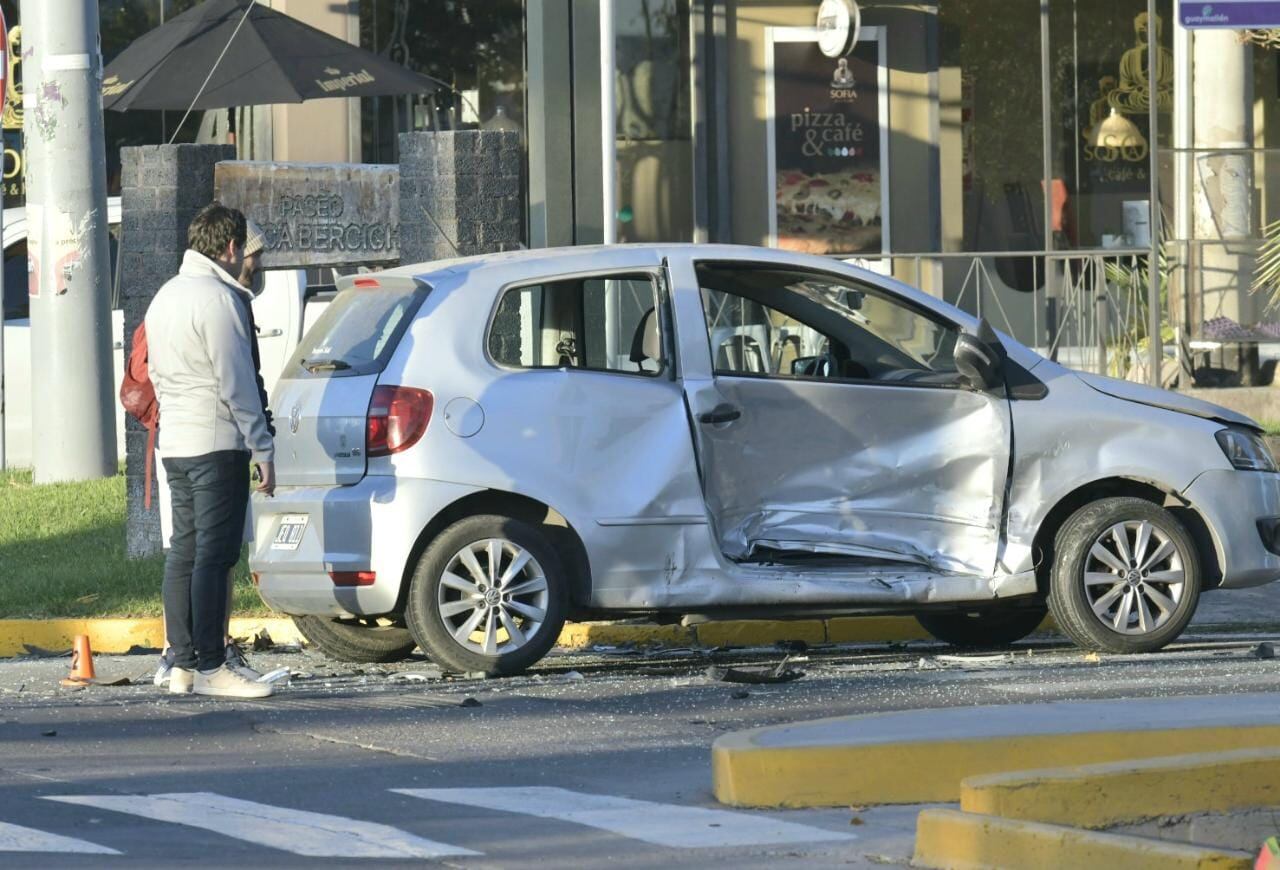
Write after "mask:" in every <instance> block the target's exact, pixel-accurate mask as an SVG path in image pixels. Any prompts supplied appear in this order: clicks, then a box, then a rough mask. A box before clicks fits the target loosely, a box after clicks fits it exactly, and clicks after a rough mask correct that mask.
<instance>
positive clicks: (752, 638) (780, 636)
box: [696, 619, 827, 646]
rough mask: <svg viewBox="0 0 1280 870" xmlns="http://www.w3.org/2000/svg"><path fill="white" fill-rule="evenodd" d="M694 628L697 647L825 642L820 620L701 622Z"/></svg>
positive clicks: (825, 631) (824, 631)
mask: <svg viewBox="0 0 1280 870" xmlns="http://www.w3.org/2000/svg"><path fill="white" fill-rule="evenodd" d="M696 628H697V633H698V643H699V644H700V645H701V646H762V645H765V644H772V643H777V642H778V641H780V640H802V641H804V642H806V643H825V642H826V639H827V629H826V626H825V625H823V623H822V620H821V619H796V620H792V621H786V620H783V621H776V622H775V621H769V620H754V619H753V620H734V621H729V622H704V623H702V624H701V625H699V626H697V627H696Z"/></svg>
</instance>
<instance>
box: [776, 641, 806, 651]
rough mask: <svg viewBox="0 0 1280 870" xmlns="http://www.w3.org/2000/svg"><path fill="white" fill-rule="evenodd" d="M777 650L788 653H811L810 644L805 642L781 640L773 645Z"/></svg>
mask: <svg viewBox="0 0 1280 870" xmlns="http://www.w3.org/2000/svg"><path fill="white" fill-rule="evenodd" d="M773 645H774V646H775V647H776V648H777V649H780V650H782V651H783V652H788V653H802V652H808V651H809V642H808V641H804V640H779V641H775V642H774V644H773Z"/></svg>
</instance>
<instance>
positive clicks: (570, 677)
mask: <svg viewBox="0 0 1280 870" xmlns="http://www.w3.org/2000/svg"><path fill="white" fill-rule="evenodd" d="M563 676H564V679H565V682H568V683H580V682H582V681H583V680H585V679H586V677H584V676H583V675H582V672H581V671H569V672H567V673H565V674H564V675H563Z"/></svg>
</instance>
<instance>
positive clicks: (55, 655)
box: [22, 643, 71, 659]
mask: <svg viewBox="0 0 1280 870" xmlns="http://www.w3.org/2000/svg"><path fill="white" fill-rule="evenodd" d="M22 648H23V649H25V650H26V651H27V655H29V656H31V657H33V658H37V659H61V658H66V657H67V656H69V655H71V648H70V647H67V648H66V649H61V650H54V649H45V648H44V647H42V646H36V645H35V644H33V643H24V644H23V645H22Z"/></svg>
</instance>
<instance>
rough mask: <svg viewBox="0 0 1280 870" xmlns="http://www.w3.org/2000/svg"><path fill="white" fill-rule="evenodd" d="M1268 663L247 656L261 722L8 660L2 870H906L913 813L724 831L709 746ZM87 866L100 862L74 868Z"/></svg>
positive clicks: (1208, 677)
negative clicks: (406, 868)
mask: <svg viewBox="0 0 1280 870" xmlns="http://www.w3.org/2000/svg"><path fill="white" fill-rule="evenodd" d="M1267 640H1270V641H1272V642H1275V643H1276V645H1277V646H1280V635H1277V634H1268V633H1267V631H1266V630H1265V629H1264V628H1261V627H1258V628H1256V629H1253V630H1251V631H1249V632H1246V633H1244V634H1215V635H1199V636H1197V635H1191V636H1188V637H1187V638H1186V639H1185V642H1183V643H1180V644H1179V645H1177V646H1176V647H1173V648H1171V649H1170V650H1167V651H1165V652H1163V653H1160V654H1156V655H1150V656H1133V657H1110V656H1101V657H1098V656H1086V655H1084V654H1082V653H1080V652H1079V651H1078V650H1075V649H1073V648H1070V647H1067V646H1066V645H1064V644H1061V643H1057V642H1049V641H1045V642H1032V643H1029V644H1024V645H1020V646H1019V647H1018V648H1017V649H1016V650H1014V651H1013V652H1012V653H1009V654H999V653H990V654H982V655H968V656H956V655H952V653H953V651H951V650H948V649H947V648H945V647H941V646H938V645H933V644H926V643H912V644H908V645H905V646H891V645H886V644H879V645H875V646H868V647H860V648H859V647H832V648H814V649H810V650H807V651H805V652H802V653H799V654H793V656H792V658H791V660H790V661H789V666H792V667H797V668H800V669H802V670H804V671H805V676H804V677H802V678H801V679H798V680H796V681H794V682H790V683H786V684H781V685H766V686H743V685H737V684H729V683H724V682H720V681H717V680H715V679H712V678H711V677H709V676H708V675H707V673H706V670H707V668H708V666H709V665H711V664H713V663H714V664H718V665H733V666H734V667H739V668H742V667H750V666H764V665H777V664H778V663H779V662H781V661H782V659H783V657H784V653H783V652H782V651H779V650H775V649H758V650H745V651H734V652H705V651H688V650H685V651H680V650H662V651H658V652H657V653H656V654H642V653H636V652H632V651H627V650H614V651H597V652H594V653H576V654H557V655H553V656H552V657H550V658H548V659H547V660H545V661H544V663H543V665H542V666H541V667H540V668H539V669H538V670H537V672H535V673H533V674H530V675H528V676H525V677H520V678H514V679H507V680H466V679H460V680H444V679H440V678H438V677H437V676H436V675H435V674H434V673H433V670H432V668H431V667H430V665H429V663H427V662H426V661H424V660H416V661H410V662H405V663H402V664H398V665H394V666H349V665H339V664H335V663H331V662H329V661H328V660H326V659H324V658H323V657H322V656H319V655H315V654H311V653H298V652H281V651H265V652H259V653H256V654H254V655H253V656H252V658H253V660H254V662H255V664H257V665H258V666H259V667H261V668H267V667H274V666H277V665H279V666H289V667H291V668H293V669H294V670H295V671H297V672H298V674H297V676H295V677H294V678H293V680H292V682H291V685H289V687H288V688H286V689H284V690H282V691H281V692H280V693H279V694H278V695H277V696H276V697H274V698H271V699H268V700H265V701H260V702H226V701H210V700H204V699H200V698H195V697H170V696H168V695H165V694H162V693H161V692H159V690H157V689H155V688H154V687H153V686H152V685H151V684H150V673H151V669H152V667H153V663H154V657H151V656H121V657H103V656H99V657H98V661H97V669H98V675H99V677H100V678H111V677H115V676H128V677H140V678H141V680H142V682H141V684H138V685H128V686H118V687H107V686H96V687H92V688H89V689H84V690H79V691H70V690H65V689H61V688H59V687H58V686H57V681H58V678H60V677H61V676H62V675H63V674H64V673H65V670H66V666H67V661H66V660H65V659H43V660H8V661H3V662H0V850H5V849H8V850H10V851H8V852H3V851H0V854H2V855H3V857H0V863H3V864H4V865H5V866H13V867H25V866H31V867H36V866H38V867H85V866H92V867H112V866H120V867H125V866H129V867H160V866H166V867H167V866H172V865H174V864H175V863H178V862H181V863H183V864H190V865H192V866H200V867H222V866H232V865H240V866H245V865H255V866H256V865H263V864H270V865H272V866H276V865H279V866H304V865H305V866H311V865H315V864H317V863H319V864H335V865H336V864H342V865H346V864H352V863H364V864H386V865H400V864H404V865H409V864H417V865H419V866H420V865H421V864H422V863H423V861H424V860H425V861H427V862H431V861H438V862H439V863H441V864H444V865H447V866H456V867H467V868H480V867H511V866H516V865H530V864H535V865H540V866H548V867H567V868H571V867H598V866H603V865H609V866H619V867H654V866H660V865H686V866H710V865H723V864H732V865H733V866H735V867H777V866H790V865H793V864H794V865H796V866H800V865H801V864H803V865H804V866H806V867H813V866H820V867H822V866H842V867H847V866H855V867H856V866H883V865H885V864H889V865H900V864H903V863H905V861H906V860H907V859H908V857H909V855H910V850H911V842H912V834H913V831H914V822H915V812H916V809H917V808H911V807H899V808H894V807H889V808H878V809H870V810H864V809H861V808H853V809H849V808H843V809H836V810H822V811H784V812H768V813H765V812H754V811H747V812H744V811H736V810H735V811H732V812H726V811H725V810H724V808H721V807H719V805H718V804H716V803H715V801H714V799H713V798H712V796H711V794H710V789H709V783H710V755H709V747H710V745H711V742H712V741H713V740H714V739H715V738H716V737H717V736H719V735H720V734H723V733H725V732H727V731H732V730H737V729H741V728H747V727H755V726H759V725H767V724H774V723H780V722H788V721H796V720H802V719H811V718H818V717H823V716H834V715H843V714H848V713H859V712H874V711H883V710H894V709H909V708H928V707H941V706H951V705H972V704H1011V703H1028V702H1034V701H1039V700H1048V699H1067V698H1133V699H1135V700H1134V703H1140V702H1141V701H1140V699H1141V698H1145V697H1157V696H1165V695H1178V694H1221V695H1223V696H1224V698H1223V703H1230V697H1229V695H1230V694H1231V693H1240V692H1260V691H1270V690H1280V659H1275V658H1259V657H1258V652H1257V647H1258V644H1259V642H1260V641H1267ZM468 699H470V700H468ZM903 775H904V776H927V775H928V773H927V771H904V772H903ZM393 789H403V790H409V792H410V793H405V792H402V791H393ZM548 789H553V790H551V791H548ZM412 790H419V791H418V793H412ZM423 790H426V791H425V793H424V792H423ZM157 796H163V797H157ZM635 801H642V802H645V803H634V802H635ZM708 813H718V814H710V815H709V814H708ZM317 814H319V815H317ZM59 837H65V838H72V839H71V840H59V839H57V838H59ZM14 849H17V850H18V851H12V850H14ZM33 849H40V850H43V851H31V850H33ZM85 849H96V850H99V851H96V852H90V851H73V850H85ZM23 850H27V851H23ZM101 850H114V851H115V852H118V853H121V854H119V855H112V854H108V853H106V852H104V851H101ZM467 853H474V854H467Z"/></svg>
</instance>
